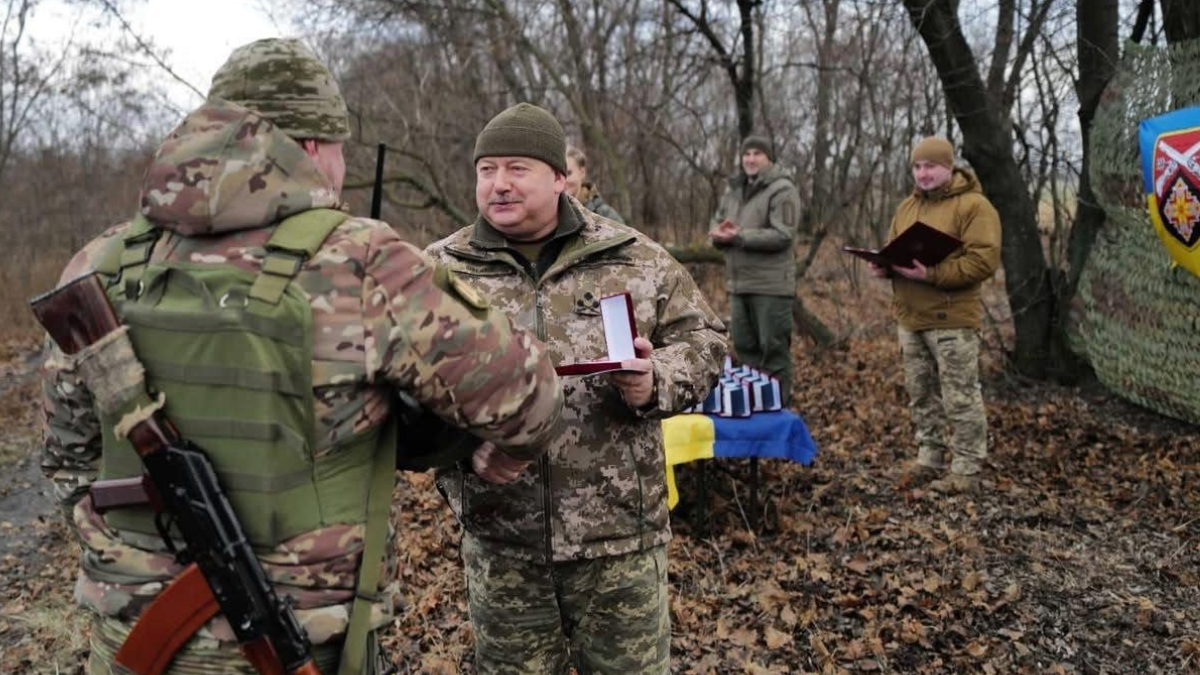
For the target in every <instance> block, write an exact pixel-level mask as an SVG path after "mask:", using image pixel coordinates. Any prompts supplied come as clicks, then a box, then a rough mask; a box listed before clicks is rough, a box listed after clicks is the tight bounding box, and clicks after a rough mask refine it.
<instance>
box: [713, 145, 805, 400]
mask: <svg viewBox="0 0 1200 675" xmlns="http://www.w3.org/2000/svg"><path fill="white" fill-rule="evenodd" d="M799 218H800V193H799V191H797V190H796V185H795V184H794V183H793V182H792V179H791V177H790V176H788V174H787V172H786V171H784V170H783V169H782V168H781V167H779V166H778V165H776V164H775V151H774V150H773V149H772V148H771V142H770V140H769V139H767V138H766V137H764V136H747V137H746V140H744V141H742V161H741V170H740V171H738V173H737V174H735V175H734V176H733V177H731V178H730V179H729V187H728V189H727V190H726V191H725V194H724V196H722V197H721V202H720V204H718V205H717V212H716V213H715V214H714V215H713V218H712V230H711V231H710V232H709V237H710V238H711V239H712V243H713V246H715V247H717V248H719V249H721V250H722V251H723V252H724V253H725V285H726V288H727V289H728V290H729V307H730V320H729V333H730V335H732V336H733V350H734V351H735V352H737V358H738V360H739V361H741V362H742V363H745V364H747V365H750V366H754V367H755V368H758V369H759V370H761V371H763V372H766V373H770V374H771V375H774V376H775V377H777V378H779V389H780V392H781V393H782V395H783V403H784V405H787V404H788V403H789V402H790V401H791V399H792V352H791V347H792V303H793V301H794V299H795V297H796V251H795V242H796V225H797V223H798V222H799Z"/></svg>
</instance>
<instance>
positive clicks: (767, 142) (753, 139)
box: [742, 134, 775, 162]
mask: <svg viewBox="0 0 1200 675" xmlns="http://www.w3.org/2000/svg"><path fill="white" fill-rule="evenodd" d="M752 148H753V149H754V150H758V151H760V152H762V154H764V155H766V156H767V159H769V160H771V161H772V162H774V161H775V150H773V149H772V148H771V139H769V138H767V137H766V136H762V135H759V134H751V135H749V136H747V137H746V140H744V141H742V154H745V153H746V151H747V150H750V149H752Z"/></svg>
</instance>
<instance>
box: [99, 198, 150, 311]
mask: <svg viewBox="0 0 1200 675" xmlns="http://www.w3.org/2000/svg"><path fill="white" fill-rule="evenodd" d="M161 234H162V230H160V229H159V228H157V227H155V226H154V224H153V223H151V222H150V221H149V220H148V219H147V218H146V216H143V215H142V214H140V213H139V214H138V215H137V216H135V217H134V219H133V220H131V221H129V229H127V230H126V231H125V233H124V234H123V235H122V236H121V238H120V239H119V240H117V241H115V242H113V245H112V246H110V247H109V248H108V250H107V251H106V252H105V253H104V255H103V256H101V257H100V259H99V260H98V261H97V263H96V267H95V269H96V271H97V272H99V273H100V274H101V275H102V276H105V277H108V278H109V279H110V281H109V283H110V284H115V283H119V282H120V281H122V280H124V281H125V297H127V298H133V297H136V296H137V286H138V284H139V283H140V282H141V280H142V272H144V271H145V270H146V264H147V263H149V262H150V254H151V253H153V252H154V245H155V244H156V243H157V242H158V238H159V236H160V235H161Z"/></svg>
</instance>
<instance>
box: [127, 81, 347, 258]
mask: <svg viewBox="0 0 1200 675" xmlns="http://www.w3.org/2000/svg"><path fill="white" fill-rule="evenodd" d="M337 204H338V197H337V195H336V194H334V191H333V186H332V184H331V183H330V182H329V180H328V179H326V178H325V177H324V176H323V175H322V174H321V172H320V171H319V170H318V169H317V165H316V164H315V163H313V161H312V160H311V159H310V158H309V157H308V155H307V154H306V153H305V152H304V149H303V148H302V147H300V145H299V144H298V143H296V141H294V140H292V139H291V138H289V137H288V136H287V135H286V134H284V133H283V132H282V131H280V130H279V129H278V128H277V127H276V126H275V125H274V124H272V123H271V122H269V121H267V120H266V119H264V118H263V117H262V116H261V115H259V114H258V113H255V112H253V111H251V110H249V109H247V108H243V107H241V106H238V105H236V104H233V103H229V102H226V101H210V102H208V103H205V104H204V105H202V106H201V107H200V108H198V109H197V110H196V111H194V112H193V113H192V114H190V115H188V116H187V118H185V119H184V120H183V122H182V123H180V125H179V126H178V127H176V128H175V130H174V131H172V132H171V134H170V135H169V136H168V137H167V139H166V140H165V141H164V142H163V144H162V145H161V146H159V148H158V152H156V153H155V155H154V161H153V162H152V163H151V164H150V168H149V169H147V170H146V178H145V180H144V181H143V183H142V194H141V212H142V215H144V216H146V217H147V218H149V219H150V220H151V221H153V222H154V223H155V224H157V225H159V226H161V227H163V228H165V229H168V230H172V231H175V232H178V233H179V234H182V235H185V236H194V235H204V234H216V233H221V232H234V231H237V230H248V229H254V228H258V227H263V226H265V225H270V224H272V223H275V222H277V221H279V220H281V219H283V218H286V217H287V216H290V215H292V214H296V213H300V212H303V211H307V210H309V209H314V208H322V207H333V206H336V205H337Z"/></svg>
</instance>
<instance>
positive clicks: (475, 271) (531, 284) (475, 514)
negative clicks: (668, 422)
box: [426, 196, 728, 563]
mask: <svg viewBox="0 0 1200 675" xmlns="http://www.w3.org/2000/svg"><path fill="white" fill-rule="evenodd" d="M555 238H556V239H562V242H561V251H560V252H559V253H558V255H557V257H556V258H555V259H554V261H553V263H548V267H546V268H545V271H544V273H541V274H537V272H536V271H535V270H534V268H532V267H530V266H528V265H527V263H526V262H525V261H524V259H523V258H522V257H521V256H520V254H519V253H518V252H517V251H515V250H514V249H512V248H509V247H508V246H507V244H506V242H505V240H504V238H503V236H502V235H501V234H500V233H499V232H497V230H495V229H494V228H493V227H492V226H491V225H489V224H488V223H487V222H486V221H485V220H483V219H482V218H480V219H479V220H477V221H476V222H475V224H474V226H470V227H466V228H464V229H462V230H459V231H458V232H457V233H455V234H453V235H451V236H450V237H448V238H446V239H443V240H441V241H439V242H437V243H435V244H433V245H432V246H430V247H429V248H428V249H426V252H428V253H429V254H430V255H432V256H433V257H434V259H436V260H438V261H440V262H442V263H444V264H446V265H447V266H449V267H450V269H451V270H453V272H454V274H455V275H456V276H457V277H459V278H461V279H464V280H466V281H467V282H469V283H471V284H474V285H475V286H476V287H477V288H478V289H479V291H480V292H481V293H482V294H483V295H484V296H485V297H486V298H488V301H489V302H490V303H491V304H492V306H493V307H496V308H497V309H499V310H500V311H502V312H504V313H505V314H507V315H509V316H511V317H513V320H514V321H515V322H516V323H517V325H519V326H522V327H525V328H527V329H529V330H536V331H537V332H538V336H539V337H541V338H542V339H543V340H544V341H545V342H546V345H547V346H548V347H549V350H550V353H551V357H552V359H553V361H554V363H555V364H556V365H558V364H566V363H574V362H578V361H588V360H594V359H598V358H603V357H604V356H605V344H604V328H603V325H602V322H601V314H600V298H602V297H605V296H608V295H614V294H617V293H622V292H625V291H628V292H629V293H630V294H631V295H632V297H633V304H634V315H635V320H636V324H637V332H638V335H641V336H643V337H646V338H648V339H649V340H650V341H651V342H652V343H653V344H654V351H653V353H652V355H651V361H652V362H653V364H654V380H655V389H656V398H655V400H654V401H653V402H652V403H651V404H650V405H648V406H646V408H644V409H640V410H634V409H631V408H630V407H629V406H628V405H626V403H625V402H624V400H623V399H622V398H621V394H620V392H619V391H618V390H617V389H616V387H614V386H613V385H612V384H611V383H610V382H609V379H608V376H606V375H593V376H589V377H573V378H565V379H564V382H563V388H564V391H565V392H566V404H565V406H564V409H563V420H562V425H561V430H560V433H559V434H558V435H556V436H555V438H554V439H553V440H552V441H551V444H550V447H549V450H548V452H547V454H546V455H545V456H544V457H543V458H542V459H541V460H539V462H538V463H536V464H532V465H530V466H529V468H527V469H526V470H525V471H524V472H523V473H522V474H521V475H520V477H518V478H517V479H516V480H514V481H513V482H511V483H508V484H506V485H493V484H491V483H487V482H485V481H483V480H482V479H480V478H479V477H478V476H476V475H474V474H473V473H470V472H468V471H463V470H457V469H456V470H450V471H447V472H443V473H441V474H440V475H439V477H438V485H439V487H440V488H441V489H442V490H443V492H444V493H445V494H446V496H447V499H448V501H449V502H450V506H451V508H452V510H453V511H454V513H455V515H456V516H458V518H459V519H460V521H461V522H462V523H463V527H464V528H465V530H466V531H467V532H468V533H469V534H470V535H471V536H473V537H475V538H477V539H478V540H480V542H481V543H482V545H483V546H484V547H485V548H486V549H487V550H489V551H493V552H496V553H499V554H501V555H508V556H511V557H517V558H521V559H526V560H534V561H538V562H543V563H544V562H550V561H555V562H557V561H565V560H576V559H584V558H597V557H601V556H608V555H620V554H622V553H628V552H631V551H636V550H640V549H645V548H647V547H651V546H655V545H658V544H662V543H665V542H666V541H668V540H669V539H670V527H669V524H668V516H667V504H666V486H665V469H664V455H663V444H662V428H661V424H660V420H661V418H663V417H667V416H670V415H672V414H674V413H676V412H678V411H680V410H682V409H684V408H686V407H688V406H691V405H693V404H695V403H696V402H697V401H698V400H699V399H700V398H701V397H703V396H704V395H705V394H706V393H707V392H708V390H709V389H710V388H711V386H712V385H713V384H714V383H715V381H716V379H717V377H718V375H719V372H720V369H721V363H722V361H723V359H724V357H725V352H726V351H727V349H728V347H727V344H726V338H725V334H724V330H725V327H724V326H723V325H722V324H721V321H720V320H719V319H718V318H717V317H716V315H715V314H714V313H713V311H712V309H710V308H709V306H708V303H707V302H706V301H705V299H704V297H703V296H702V295H701V293H700V291H699V289H697V288H696V284H695V282H694V281H693V280H692V278H691V276H690V275H689V274H688V273H687V271H686V270H685V269H684V268H683V266H682V265H680V264H679V263H678V262H676V261H675V259H674V258H672V257H671V256H670V255H669V254H668V253H667V252H666V251H665V250H663V248H662V247H660V246H659V245H657V244H655V243H654V242H653V241H651V240H650V239H648V238H647V237H646V236H645V235H643V234H640V233H639V232H637V231H636V230H633V229H631V228H628V227H625V226H623V225H618V224H617V223H614V222H612V221H611V220H607V219H604V218H600V217H598V216H596V215H595V214H594V213H592V212H590V211H586V210H584V209H583V208H582V207H581V205H580V204H579V202H578V201H576V200H574V199H572V198H570V197H566V196H564V197H563V198H562V199H561V200H560V204H559V224H558V229H557V230H556V234H555ZM543 260H545V257H543Z"/></svg>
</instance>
